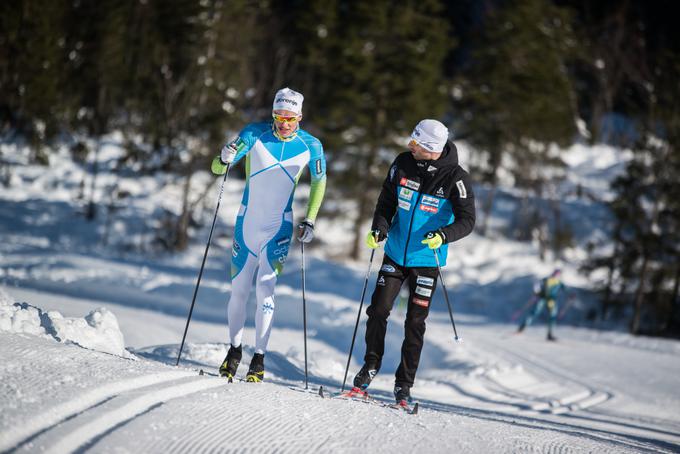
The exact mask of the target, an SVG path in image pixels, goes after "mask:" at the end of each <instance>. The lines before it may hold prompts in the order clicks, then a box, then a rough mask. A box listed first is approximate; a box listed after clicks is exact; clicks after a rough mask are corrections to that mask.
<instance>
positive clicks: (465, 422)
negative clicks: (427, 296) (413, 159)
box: [0, 137, 680, 453]
mask: <svg viewBox="0 0 680 454" xmlns="http://www.w3.org/2000/svg"><path fill="white" fill-rule="evenodd" d="M115 140H116V138H115V137H111V138H110V140H107V141H105V142H106V144H107V145H106V146H105V147H104V148H103V149H102V152H101V154H100V158H101V159H102V160H103V166H102V167H103V168H104V169H106V168H107V165H106V162H108V161H106V160H110V159H113V158H114V157H115V156H118V154H117V153H118V151H117V148H116V147H115V146H113V145H111V144H112V143H114V142H115ZM2 147H3V148H2V152H3V154H5V157H6V158H7V160H8V161H9V162H14V163H16V164H15V165H14V167H13V169H12V175H13V178H12V183H11V185H10V187H7V188H4V187H3V188H2V192H0V236H1V237H2V239H3V241H1V242H0V452H5V451H12V452H55V453H56V452H58V453H62V452H83V451H91V452H115V453H124V452H131V453H132V452H134V453H137V452H150V453H156V452H158V453H161V452H162V453H166V452H168V453H174V452H177V453H179V452H291V453H293V452H294V453H297V452H375V453H382V452H433V453H440V452H441V453H451V452H456V453H459V452H460V453H468V452H469V453H479V452H617V453H619V452H678V451H680V413H679V412H678V411H677V409H678V408H680V393H679V392H678V390H679V389H680V379H679V378H678V377H680V361H678V354H680V342H678V341H676V340H669V339H654V338H643V337H633V336H630V335H628V334H627V333H625V332H624V331H623V330H620V331H599V330H597V329H596V328H597V327H596V326H593V325H587V324H585V323H583V322H580V320H583V318H584V317H583V316H584V314H585V313H586V312H587V310H588V309H589V307H590V305H591V304H592V303H593V301H594V295H593V294H592V292H591V290H590V284H589V282H588V280H587V279H586V278H585V277H583V276H581V275H580V274H579V273H578V265H579V262H578V257H580V256H582V254H583V251H584V248H583V246H582V245H583V244H584V242H585V241H587V240H588V239H589V238H592V237H593V236H594V235H604V234H605V233H606V227H605V225H606V217H605V216H603V212H602V209H601V207H600V206H598V205H597V203H594V202H592V201H585V200H581V199H578V198H573V197H572V196H570V197H571V198H570V197H566V198H565V200H564V202H563V203H564V210H565V212H570V211H571V212H574V216H577V215H578V216H581V215H582V213H584V212H585V210H587V212H588V213H589V214H591V215H592V216H589V221H588V224H587V225H586V226H585V227H584V228H583V230H582V231H577V232H576V235H577V242H576V244H575V246H574V247H573V248H572V249H571V250H569V251H568V254H566V257H567V258H565V259H563V260H561V261H555V260H548V261H547V262H542V261H541V260H539V259H538V257H537V255H538V254H537V246H536V245H534V244H531V243H522V242H518V241H512V240H508V239H505V238H501V237H481V236H479V235H477V234H473V235H471V236H470V237H468V238H466V239H465V240H463V241H461V242H460V243H459V244H456V245H454V246H452V249H451V251H452V252H451V253H450V259H449V263H448V265H447V266H446V267H445V269H444V279H445V282H446V286H447V289H448V291H449V296H450V298H451V301H452V304H453V308H454V316H455V321H456V326H457V329H458V332H459V334H460V335H461V336H462V337H463V338H464V342H458V343H457V342H454V340H453V330H452V326H451V323H450V320H449V314H448V310H447V308H446V304H445V302H444V299H443V295H442V293H441V292H442V290H441V287H440V288H438V290H437V293H436V295H435V299H434V301H433V305H432V309H431V313H430V316H429V318H428V322H427V333H426V341H425V347H424V349H423V353H422V357H421V362H420V367H419V370H418V377H417V381H416V385H415V387H414V388H413V389H412V394H413V397H414V398H415V399H416V400H417V401H419V402H420V405H421V410H420V412H419V414H418V415H407V414H405V413H401V412H397V411H396V410H392V409H389V408H384V407H379V406H376V405H372V404H369V403H363V402H354V401H342V400H339V399H332V398H326V399H322V398H321V397H319V396H318V395H317V392H318V389H319V387H320V386H323V387H324V388H325V389H326V390H327V392H328V393H333V392H337V391H339V390H340V388H341V385H342V381H343V376H344V372H345V364H346V362H347V353H348V350H349V345H350V341H351V335H352V331H353V329H354V324H355V321H356V317H357V311H358V309H359V297H360V295H361V288H362V285H363V281H364V277H365V274H366V267H367V263H368V260H367V259H368V254H367V252H366V251H363V256H362V258H361V260H360V261H358V262H350V261H346V262H344V263H340V262H337V261H333V260H331V259H329V257H331V256H333V255H334V254H335V253H337V251H338V250H341V248H345V249H346V248H347V245H348V244H349V242H350V241H351V238H349V237H348V236H347V234H346V227H344V224H343V221H341V220H328V219H323V217H322V218H321V219H320V221H319V223H318V226H317V229H318V231H319V232H320V233H322V234H320V235H319V240H320V241H319V242H317V243H316V247H315V248H310V252H309V256H308V257H306V263H307V276H306V280H307V289H306V297H307V302H306V303H307V304H306V306H307V335H308V339H307V341H308V343H307V347H308V351H307V358H308V364H307V366H308V372H309V389H308V390H305V389H304V370H305V361H304V359H305V351H304V348H303V324H302V300H301V299H302V292H301V288H300V253H299V251H298V250H297V249H296V248H291V252H290V256H289V262H288V263H287V265H286V267H285V269H284V272H283V274H282V276H281V278H280V281H279V285H278V286H277V311H276V314H275V318H274V329H273V331H272V335H271V338H270V344H269V350H268V352H267V355H266V361H265V363H266V380H265V382H264V383H262V384H249V383H244V382H238V381H237V382H235V383H232V384H227V383H225V381H224V380H223V379H220V378H218V377H215V376H214V374H215V373H216V372H217V367H218V366H219V364H220V362H221V361H222V359H223V358H224V356H225V354H226V351H227V348H228V344H227V324H226V301H227V299H228V296H229V292H230V285H229V282H228V272H227V270H228V266H229V258H230V251H229V247H230V232H231V228H232V225H233V224H232V222H233V219H234V216H235V212H236V209H237V207H238V204H239V201H240V195H241V191H242V188H243V186H242V182H239V181H238V180H231V181H230V182H229V184H228V185H227V188H226V190H225V194H224V199H223V201H222V210H223V211H221V213H220V221H219V222H218V225H217V228H216V236H215V238H214V242H213V245H212V248H211V253H210V256H209V259H208V261H207V263H206V269H205V273H204V275H203V279H202V283H201V289H200V292H199V295H198V298H197V303H196V307H195V309H194V313H193V319H192V322H191V326H190V328H189V332H188V337H187V344H186V345H185V346H184V351H183V355H182V361H181V363H180V366H179V367H175V362H176V359H177V354H178V350H179V344H180V341H181V338H182V332H183V330H184V326H185V322H186V316H187V313H188V310H189V304H190V302H191V297H192V292H193V289H194V285H195V282H196V276H197V272H198V267H199V266H200V263H201V258H202V254H203V248H204V246H205V244H204V243H203V244H201V242H200V241H198V242H197V243H194V244H192V245H191V246H190V248H189V250H188V251H186V252H185V253H183V254H176V255H173V256H165V255H162V254H158V253H155V252H150V251H141V250H139V251H135V250H134V248H132V249H131V250H130V251H129V252H125V253H123V252H121V249H120V246H121V245H126V244H127V245H131V246H134V245H135V244H139V243H141V242H142V241H141V239H143V238H144V235H145V234H146V233H145V231H144V229H140V228H139V226H140V225H143V223H144V222H145V220H146V219H147V218H149V217H150V215H151V214H152V213H154V212H155V210H156V209H157V208H158V207H159V206H163V207H165V208H167V209H169V210H171V211H174V210H177V209H178V206H177V197H174V196H172V194H176V191H177V185H178V184H180V182H173V181H170V180H167V179H164V177H151V176H149V177H143V178H125V177H121V178H120V180H119V181H118V182H117V183H116V184H117V186H116V187H118V188H120V187H124V188H125V189H126V190H127V191H128V193H129V194H131V195H130V196H129V198H127V199H125V202H124V203H122V204H121V207H120V209H119V210H118V211H116V212H115V213H116V214H113V216H115V217H116V220H117V221H118V222H119V223H120V224H119V227H120V228H119V230H117V231H116V232H112V233H111V235H110V238H109V243H108V244H107V245H105V244H102V243H101V234H102V232H103V221H101V220H100V221H98V223H93V224H88V223H86V222H85V221H84V219H83V217H82V209H83V204H84V202H83V200H81V199H79V198H77V197H76V196H75V194H77V192H78V183H79V181H80V179H81V178H82V177H83V176H85V177H86V178H87V177H88V173H87V171H86V169H83V168H81V167H79V166H77V165H75V164H74V163H73V162H71V161H70V158H69V157H68V153H67V152H66V151H65V150H57V151H55V152H54V153H53V154H52V161H51V162H52V164H51V166H50V169H49V172H46V171H45V168H41V167H35V166H29V165H25V160H24V159H23V155H22V153H23V152H22V150H20V149H17V148H16V147H15V148H12V147H11V146H7V145H2ZM471 155H474V152H473V151H471V150H467V151H465V158H464V159H468V156H471ZM624 159H625V152H622V151H620V150H615V149H609V148H601V147H590V148H589V147H585V146H582V145H577V146H574V147H572V148H571V149H570V150H568V153H567V154H566V155H565V160H566V161H567V163H568V165H569V169H570V170H569V172H568V174H567V180H566V182H565V183H564V184H565V185H569V184H582V185H583V187H584V189H585V190H588V191H596V190H597V191H600V190H606V180H607V179H609V178H611V177H612V175H615V174H616V172H618V171H619V169H620V165H621V162H622V160H624ZM103 175H104V178H103V179H102V180H100V184H101V186H98V187H97V189H96V190H97V194H98V195H97V197H99V198H101V199H102V200H104V199H105V197H106V194H107V192H108V191H110V190H111V188H112V187H113V186H112V185H113V184H114V183H112V181H113V180H112V178H111V175H109V174H107V173H106V172H105V173H104V174H103ZM208 182H210V187H209V190H208V194H209V196H208V197H207V199H209V198H210V194H213V193H214V194H215V195H216V194H217V190H218V189H219V188H218V184H217V183H216V182H214V181H213V180H212V179H211V177H210V176H209V175H208V174H207V173H206V174H202V175H199V176H198V178H196V179H195V180H194V184H195V185H196V188H195V191H194V193H193V194H194V195H195V196H196V197H197V194H198V193H199V192H201V191H202V190H203V189H204V187H203V186H202V185H205V184H208ZM166 183H167V184H168V187H166V188H164V187H163V185H164V184H166ZM305 190H306V187H305V186H304V185H303V186H301V187H300V188H298V195H303V194H304V192H305ZM564 190H565V191H567V192H568V188H566V186H565V189H564ZM513 197H514V196H513V195H512V191H511V190H507V191H506V190H504V189H502V190H501V192H500V195H499V200H498V207H497V208H496V209H495V210H494V213H493V219H492V221H493V224H494V225H496V226H503V225H505V223H507V222H508V219H509V218H510V217H511V213H512V211H513V210H515V209H516V206H517V205H516V200H515V199H514V198H513ZM207 199H206V200H204V202H203V205H204V212H203V215H202V219H203V221H204V222H203V223H204V225H207V226H208V227H205V228H204V229H203V230H201V231H200V232H199V235H198V237H205V238H207V228H209V223H210V218H211V216H212V209H213V208H214V206H213V205H212V204H213V203H214V202H215V201H214V200H212V199H210V200H207ZM296 206H297V207H299V206H300V204H299V203H298V204H296ZM298 212H300V211H299V210H298ZM322 216H323V212H322ZM566 217H569V216H566ZM206 219H208V221H207V222H206ZM328 238H331V239H332V241H330V243H332V244H329V243H322V241H323V240H324V239H328ZM136 242H137V243H136ZM326 246H332V247H328V248H327V247H326ZM329 251H330V252H329ZM573 257H576V258H573ZM380 259H381V257H380V254H377V255H376V258H375V260H374V263H373V271H372V273H371V279H370V281H369V287H368V289H367V294H366V300H365V302H364V307H363V311H365V308H366V306H367V304H368V303H369V301H370V295H371V293H372V291H373V286H374V281H375V275H376V270H377V268H378V266H377V263H379V260H380ZM556 265H559V266H561V267H562V268H563V271H564V277H565V281H566V282H567V284H568V285H569V286H570V287H572V289H574V291H576V293H577V295H578V302H577V304H576V305H575V306H574V308H572V309H571V310H570V312H569V313H568V314H567V316H566V317H565V319H563V320H561V321H560V324H559V325H558V329H557V336H558V337H559V341H558V342H557V343H547V342H545V340H544V338H545V327H544V326H543V325H542V324H541V322H540V321H539V322H537V323H536V325H535V326H532V327H531V328H529V329H528V330H527V331H526V332H525V333H524V334H523V335H521V336H517V335H514V334H513V333H514V330H515V327H516V325H515V324H514V323H515V322H514V320H511V318H512V316H513V315H514V314H515V313H516V312H517V310H518V309H519V308H521V307H522V306H523V305H524V304H525V302H526V300H527V299H528V298H529V296H530V294H531V287H532V285H533V282H534V281H535V280H536V279H537V278H539V277H542V276H543V275H545V274H547V273H549V272H550V271H552V269H553V268H554V266H556ZM253 297H254V295H253V296H251V300H250V301H249V303H248V304H249V309H248V313H249V318H248V321H247V324H246V331H245V335H244V342H245V345H244V357H243V361H242V364H241V367H240V369H239V371H238V373H237V375H238V376H239V377H243V376H244V374H245V372H246V370H247V367H248V364H249V362H250V359H251V357H252V354H253V349H252V341H253V338H254V301H253ZM404 317H405V314H404V308H403V307H402V306H401V305H399V304H395V308H394V309H393V311H392V315H391V318H390V323H389V325H388V332H387V337H386V351H385V358H384V360H383V367H382V370H381V371H380V373H379V375H378V376H377V377H376V379H375V380H374V382H373V384H372V385H371V392H372V394H373V396H374V397H375V398H376V399H379V400H381V401H383V402H390V401H391V399H392V397H391V392H392V387H393V381H394V371H395V370H396V367H397V365H398V362H399V358H400V347H401V341H402V338H403V322H404ZM579 324H580V326H578V325H579ZM364 326H365V315H364V314H363V313H362V316H361V324H360V326H359V330H358V335H357V341H356V345H355V349H354V352H353V356H352V361H351V363H350V368H349V376H348V382H351V379H352V377H353V375H354V374H355V373H356V372H357V371H358V369H359V367H360V366H361V363H362V358H363V354H364V345H363V334H364V329H365V328H364ZM199 369H203V370H204V371H205V372H206V373H205V374H204V375H203V376H200V375H199V374H198V370H199Z"/></svg>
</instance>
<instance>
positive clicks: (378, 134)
mask: <svg viewBox="0 0 680 454" xmlns="http://www.w3.org/2000/svg"><path fill="white" fill-rule="evenodd" d="M384 96H386V94H385V93H379V98H378V103H379V106H380V105H383V103H382V102H381V99H382V97H384ZM386 118H387V116H386V114H385V111H384V110H383V109H382V108H380V107H377V108H376V111H375V116H374V117H373V123H374V124H373V128H372V130H373V136H372V137H370V138H369V141H368V142H369V144H370V145H369V148H368V150H367V151H368V156H366V161H365V163H364V165H363V166H362V165H361V164H359V169H360V170H359V172H358V174H359V177H360V178H359V181H362V182H366V183H367V184H368V187H369V188H371V187H372V185H373V184H374V181H373V180H374V179H375V178H374V176H373V166H374V165H375V161H376V158H377V156H378V151H379V147H380V141H381V140H383V137H385V125H386ZM359 189H361V188H359ZM372 193H373V191H372V190H370V189H368V190H366V189H364V190H360V191H359V200H358V207H357V217H356V218H355V220H354V241H353V242H352V251H351V253H350V255H351V257H352V259H354V260H358V259H359V251H360V246H361V240H362V239H363V236H364V232H363V231H362V230H361V225H362V224H363V222H364V219H366V217H367V216H368V214H369V213H368V211H369V206H370V202H371V200H370V198H371V194H372Z"/></svg>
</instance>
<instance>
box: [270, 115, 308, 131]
mask: <svg viewBox="0 0 680 454" xmlns="http://www.w3.org/2000/svg"><path fill="white" fill-rule="evenodd" d="M273 117H274V127H275V128H276V132H278V133H279V135H280V136H281V137H290V136H291V135H292V134H294V133H295V131H297V128H298V126H299V124H300V120H301V119H302V115H298V114H296V113H295V112H291V111H290V110H275V111H274V112H273Z"/></svg>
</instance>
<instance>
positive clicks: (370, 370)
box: [354, 363, 380, 391]
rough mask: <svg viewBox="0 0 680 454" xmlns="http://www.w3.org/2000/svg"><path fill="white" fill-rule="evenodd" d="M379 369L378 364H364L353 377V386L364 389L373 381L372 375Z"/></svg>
mask: <svg viewBox="0 0 680 454" xmlns="http://www.w3.org/2000/svg"><path fill="white" fill-rule="evenodd" d="M379 370H380V366H379V365H375V364H368V363H366V364H364V365H363V367H362V368H361V370H360V371H359V373H358V374H356V376H355V377H354V387H355V388H358V389H360V390H361V391H366V389H367V388H368V385H370V384H371V381H373V377H375V376H376V375H377V374H378V371H379Z"/></svg>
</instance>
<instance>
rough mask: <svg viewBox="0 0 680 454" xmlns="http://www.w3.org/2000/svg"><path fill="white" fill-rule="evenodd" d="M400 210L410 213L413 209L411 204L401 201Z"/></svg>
mask: <svg viewBox="0 0 680 454" xmlns="http://www.w3.org/2000/svg"><path fill="white" fill-rule="evenodd" d="M399 208H401V209H402V210H406V211H408V210H410V209H411V202H407V201H405V200H401V199H399Z"/></svg>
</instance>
